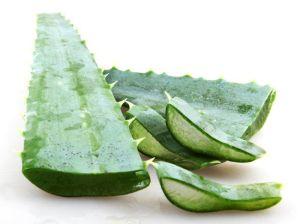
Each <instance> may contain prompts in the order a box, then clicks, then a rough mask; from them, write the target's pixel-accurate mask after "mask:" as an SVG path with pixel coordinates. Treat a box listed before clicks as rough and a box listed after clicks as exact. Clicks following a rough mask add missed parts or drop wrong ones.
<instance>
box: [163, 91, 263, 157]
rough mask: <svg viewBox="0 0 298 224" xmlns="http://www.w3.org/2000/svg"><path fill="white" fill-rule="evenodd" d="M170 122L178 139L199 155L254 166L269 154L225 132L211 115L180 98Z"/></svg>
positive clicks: (171, 106) (168, 118)
mask: <svg viewBox="0 0 298 224" xmlns="http://www.w3.org/2000/svg"><path fill="white" fill-rule="evenodd" d="M166 122H167V126H168V128H169V130H170V132H171V133H172V134H173V136H174V137H175V139H176V140H177V141H178V142H180V143H181V144H182V145H183V146H185V147H187V148H189V149H191V150H193V151H194V152H197V153H201V154H205V155H209V156H212V157H214V158H218V159H225V160H230V161H235V162H250V161H253V160H255V159H257V158H259V157H260V156H262V155H263V154H264V153H265V151H264V150H263V149H261V148H260V147H258V146H256V145H255V144H253V143H251V142H248V141H246V140H244V139H241V138H238V137H235V136H232V135H230V134H227V133H225V132H223V131H222V130H220V129H219V128H218V127H216V126H215V125H214V124H212V123H211V122H210V119H209V117H208V115H206V114H204V113H203V112H199V111H197V110H195V109H194V108H192V107H191V106H190V105H189V104H188V103H187V102H185V101H184V100H182V99H180V98H178V97H174V98H172V99H170V100H169V103H168V105H167V108H166Z"/></svg>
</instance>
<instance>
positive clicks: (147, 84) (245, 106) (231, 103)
mask: <svg viewBox="0 0 298 224" xmlns="http://www.w3.org/2000/svg"><path fill="white" fill-rule="evenodd" d="M104 73H105V74H109V75H108V76H107V81H108V82H109V83H112V82H115V81H118V83H117V84H116V85H115V88H113V90H112V91H113V94H114V96H115V97H116V99H117V100H123V99H125V98H127V99H128V100H129V101H130V102H132V103H134V104H136V105H142V106H149V107H151V108H152V109H154V110H156V111H158V112H159V113H160V114H162V115H163V116H164V114H165V108H166V104H167V98H166V96H165V94H164V92H165V91H167V92H168V93H169V94H170V95H171V96H173V97H175V96H177V97H180V98H181V99H183V100H185V101H186V102H188V103H190V104H191V106H192V107H194V108H195V109H198V110H201V111H203V112H204V113H206V114H207V115H208V116H209V117H210V118H211V119H212V123H213V124H214V125H215V126H216V127H218V128H219V129H221V130H223V131H224V132H226V133H228V134H230V135H233V136H235V137H241V138H245V139H248V138H250V137H251V136H252V135H253V134H255V133H256V132H257V131H258V130H259V129H260V128H261V127H262V126H263V124H264V122H265V120H266V118H267V115H268V114H269V111H270V109H271V106H272V103H273V101H274V98H275V91H274V90H273V89H272V88H270V87H269V86H259V85H257V84H256V83H247V84H238V83H231V82H226V81H224V80H222V79H219V80H205V79H202V78H197V79H194V78H191V77H189V76H184V77H172V76H168V75H166V74H160V75H158V74H155V73H153V72H147V73H137V72H131V71H120V70H118V69H116V68H112V69H110V70H106V71H104Z"/></svg>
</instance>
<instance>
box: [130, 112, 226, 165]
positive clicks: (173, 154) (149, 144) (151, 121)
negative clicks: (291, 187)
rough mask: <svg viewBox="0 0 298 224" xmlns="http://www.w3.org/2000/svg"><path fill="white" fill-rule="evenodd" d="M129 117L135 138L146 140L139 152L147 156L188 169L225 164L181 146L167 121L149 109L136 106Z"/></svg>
mask: <svg viewBox="0 0 298 224" xmlns="http://www.w3.org/2000/svg"><path fill="white" fill-rule="evenodd" d="M127 115H128V117H132V118H131V119H133V121H132V122H131V123H130V126H129V127H130V131H131V134H132V136H133V138H134V139H139V138H145V139H144V141H142V142H141V143H140V144H139V145H138V150H139V151H140V152H142V153H143V154H145V155H147V156H151V157H156V158H158V159H161V160H164V161H169V162H172V163H174V164H177V165H179V166H182V167H184V168H187V169H199V168H202V167H207V166H212V165H216V164H220V163H221V162H223V161H219V160H217V159H214V158H212V157H208V156H204V155H199V154H197V153H193V152H191V151H190V150H188V149H186V148H185V147H184V146H182V145H180V144H179V143H178V142H177V141H176V140H175V139H174V138H173V137H172V135H171V133H170V132H169V130H168V128H167V126H166V122H165V119H164V118H163V117H162V116H161V115H160V114H158V113H157V112H156V111H154V110H153V109H151V108H149V107H146V106H134V107H132V108H130V110H129V111H128V112H127Z"/></svg>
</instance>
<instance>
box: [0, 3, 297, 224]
mask: <svg viewBox="0 0 298 224" xmlns="http://www.w3.org/2000/svg"><path fill="white" fill-rule="evenodd" d="M40 12H62V13H63V14H64V15H65V16H66V17H67V18H68V19H70V20H71V21H72V23H73V24H74V25H75V26H76V27H77V28H78V29H79V32H80V34H81V36H82V38H83V39H85V40H86V41H87V46H88V47H89V49H90V51H91V52H93V53H95V56H96V60H97V62H98V65H99V66H101V67H102V68H109V67H111V66H113V65H117V66H118V67H119V68H121V69H128V68H129V69H131V70H135V71H147V70H149V69H153V70H154V71H157V72H164V71H165V72H167V73H169V74H172V75H183V74H185V73H191V74H193V75H194V76H203V77H205V78H207V79H217V78H219V77H223V78H225V79H227V80H229V81H237V82H248V81H252V80H255V81H257V82H258V83H260V84H270V85H271V86H272V87H274V88H275V89H276V90H277V93H278V95H277V99H276V101H275V104H274V106H273V108H272V111H271V114H270V116H269V118H268V120H267V123H266V124H265V126H264V127H263V129H262V130H261V131H260V132H259V133H258V134H257V135H256V136H255V137H254V138H253V139H252V141H253V142H255V143H257V144H259V145H260V146H262V147H264V148H265V149H266V150H267V152H268V153H267V155H266V156H265V157H264V158H261V159H260V160H258V161H255V162H253V163H249V164H235V163H225V164H223V165H220V166H216V167H212V168H207V169H204V170H201V171H199V172H198V173H200V174H202V175H204V176H206V177H209V178H210V179H213V180H216V181H219V182H222V183H231V184H236V183H250V182H263V181H280V182H282V183H283V185H284V188H283V191H282V194H283V200H282V202H281V203H280V204H279V205H277V206H275V207H273V208H271V209H268V210H264V211H257V212H237V211H229V212H217V213H208V214H195V213H189V212H185V211H182V210H179V209H178V208H176V207H174V206H173V205H171V204H170V203H169V202H168V201H167V200H166V199H165V197H164V195H163V193H162V192H161V190H160V187H159V184H158V182H157V180H156V176H155V174H154V173H153V172H151V174H152V175H151V177H152V183H151V185H150V186H149V187H148V188H146V189H145V190H142V191H139V192H137V193H134V194H130V195H126V196H121V197H108V198H86V197H85V198H63V197H57V196H53V195H50V194H47V193H44V192H42V191H41V190H39V189H37V188H36V187H35V186H33V185H32V184H30V183H29V181H27V180H26V179H25V178H24V177H23V176H22V174H21V160H20V158H19V156H18V153H19V152H20V151H21V150H22V144H23V139H22V136H21V131H22V130H23V128H24V120H23V114H24V113H25V98H26V96H27V87H28V81H29V78H30V65H31V62H32V61H31V60H32V57H31V54H32V51H33V41H34V38H35V25H36V24H35V22H36V14H37V13H40ZM297 23H298V5H297V1H287V0H282V1H275V0H270V1H263V0H256V1H254V0H250V1H241V0H235V1H230V0H220V1H214V0H208V1H206V0H204V1H200V0H196V1H187V0H183V1H173V0H171V1H162V0H159V1H154V0H149V1H141V0H138V1H129V0H121V1H114V0H113V1H112V0H109V1H99V0H96V1H87V0H78V1H75V0H71V1H66V0H65V1H63V0H60V1H58V0H57V1H56V0H51V1H50V0H43V1H41V0H26V1H24V0H20V1H14V0H9V1H8V0H6V1H3V0H1V1H0V38H1V39H0V72H1V74H0V119H1V120H0V136H1V137H0V150H1V153H0V223H1V224H2V223H3V224H10V223H13V224H14V223H17V224H19V223H22V224H66V223H67V224H68V223H69V224H77V223H101V224H102V223H107V224H119V223H121V224H141V223H142V224H143V223H144V224H145V223H146V224H147V223H171V224H175V223H183V224H189V223H204V224H205V223H206V224H208V223H212V224H214V223H216V224H218V223H229V224H233V223H237V224H238V223H241V224H247V223H253V224H256V223H270V224H274V223H286V224H288V223H298V209H297V208H298V206H297V203H298V201H297V200H298V193H297V192H298V180H297V179H298V178H297V176H298V175H297V173H298V168H297V167H298V159H297V156H298V149H297V139H298V136H297V135H298V131H297V126H298V122H297V116H298V111H297V97H298V94H297V92H298V83H297V75H298V60H297V59H298V44H297V43H298V33H297V29H298V26H297Z"/></svg>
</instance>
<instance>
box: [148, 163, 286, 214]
mask: <svg viewBox="0 0 298 224" xmlns="http://www.w3.org/2000/svg"><path fill="white" fill-rule="evenodd" d="M154 167H155V169H156V171H157V174H158V178H159V181H160V184H161V187H162V189H163V192H164V194H165V195H166V197H167V198H168V200H169V201H170V202H171V203H173V204H174V205H176V206H177V207H179V208H181V209H184V210H188V211H192V212H213V211H220V210H247V211H253V210H260V209H265V208H269V207H271V206H273V205H275V204H277V203H278V202H279V201H280V200H281V196H280V188H281V184H279V183H274V182H269V183H257V184H248V185H224V184H219V183H216V182H213V181H210V180H207V179H205V178H204V177H202V176H199V175H196V174H194V173H192V172H190V171H188V170H185V169H183V168H181V167H178V166H176V165H173V164H170V163H167V162H161V161H160V162H157V163H154Z"/></svg>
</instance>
